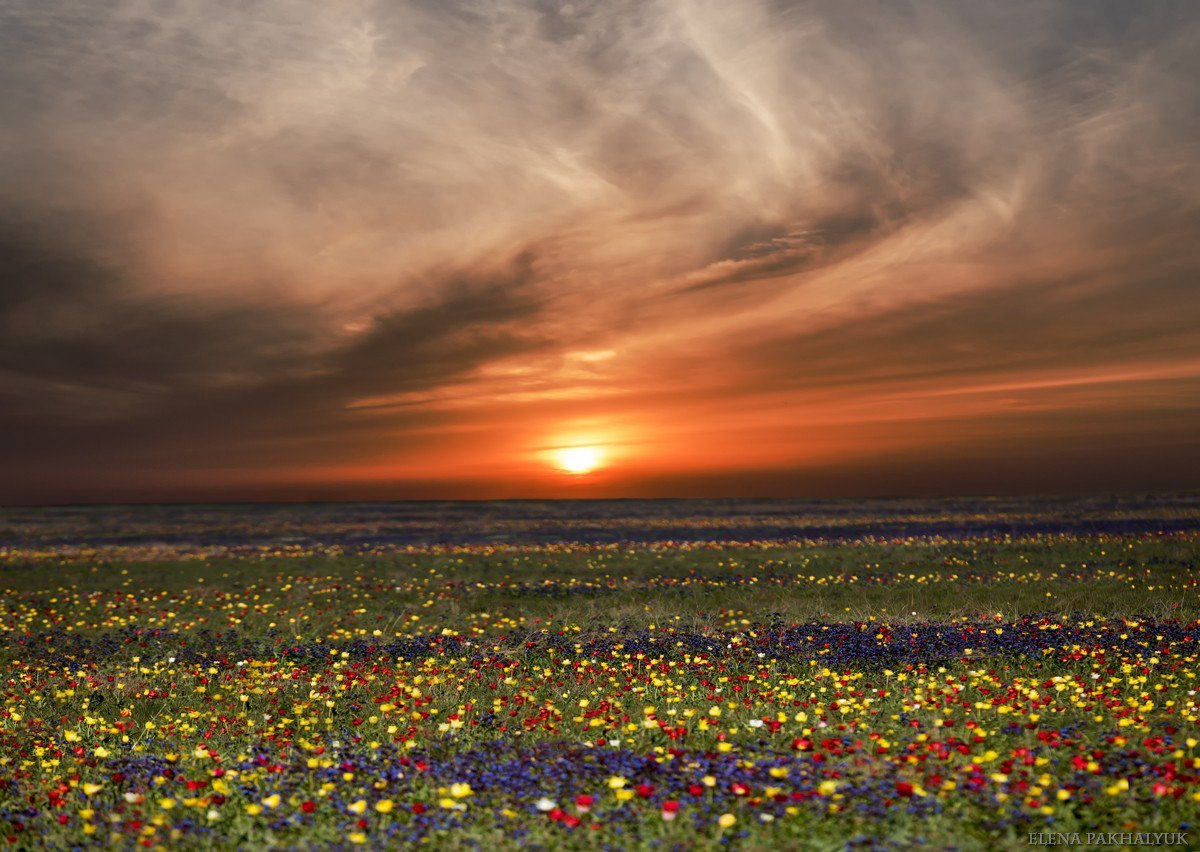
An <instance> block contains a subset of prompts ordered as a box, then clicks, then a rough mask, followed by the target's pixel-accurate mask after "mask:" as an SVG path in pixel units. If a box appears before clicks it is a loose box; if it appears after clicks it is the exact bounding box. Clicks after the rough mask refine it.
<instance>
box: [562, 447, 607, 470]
mask: <svg viewBox="0 0 1200 852" xmlns="http://www.w3.org/2000/svg"><path fill="white" fill-rule="evenodd" d="M553 456H554V464H555V465H556V466H557V467H558V469H559V470H561V471H562V472H563V473H569V474H572V475H573V476H582V475H583V474H585V473H591V472H592V471H593V470H595V469H596V468H598V467H600V466H601V465H603V464H604V451H603V450H602V449H601V448H600V447H562V448H560V449H557V450H555V451H554V453H553Z"/></svg>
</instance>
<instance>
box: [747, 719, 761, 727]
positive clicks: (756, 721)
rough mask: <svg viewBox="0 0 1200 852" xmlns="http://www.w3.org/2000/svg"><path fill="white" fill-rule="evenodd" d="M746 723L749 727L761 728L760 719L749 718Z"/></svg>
mask: <svg viewBox="0 0 1200 852" xmlns="http://www.w3.org/2000/svg"><path fill="white" fill-rule="evenodd" d="M746 724H748V725H749V726H750V727H751V728H761V727H762V726H763V721H762V719H751V720H750V721H749V722H747V723H746Z"/></svg>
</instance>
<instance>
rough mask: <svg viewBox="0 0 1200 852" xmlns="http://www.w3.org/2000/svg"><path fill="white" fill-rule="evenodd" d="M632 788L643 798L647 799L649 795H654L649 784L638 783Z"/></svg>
mask: <svg viewBox="0 0 1200 852" xmlns="http://www.w3.org/2000/svg"><path fill="white" fill-rule="evenodd" d="M634 789H635V790H636V791H637V794H638V795H639V796H641V797H642V798H643V799H649V798H650V797H651V796H653V795H654V787H652V786H651V785H649V784H638V785H637V787H635V788H634Z"/></svg>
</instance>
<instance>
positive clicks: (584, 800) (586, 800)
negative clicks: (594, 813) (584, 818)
mask: <svg viewBox="0 0 1200 852" xmlns="http://www.w3.org/2000/svg"><path fill="white" fill-rule="evenodd" d="M595 802H596V797H595V796H588V795H586V794H585V795H580V796H576V797H575V807H576V808H577V809H578V810H579V812H580V813H581V814H586V813H587V812H588V811H589V810H591V807H592V805H593V804H595Z"/></svg>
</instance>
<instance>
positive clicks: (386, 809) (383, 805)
mask: <svg viewBox="0 0 1200 852" xmlns="http://www.w3.org/2000/svg"><path fill="white" fill-rule="evenodd" d="M394 807H395V805H393V804H392V800H391V799H382V800H380V801H378V802H376V803H375V810H377V811H379V812H380V813H381V814H388V813H391V812H392V808H394Z"/></svg>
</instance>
